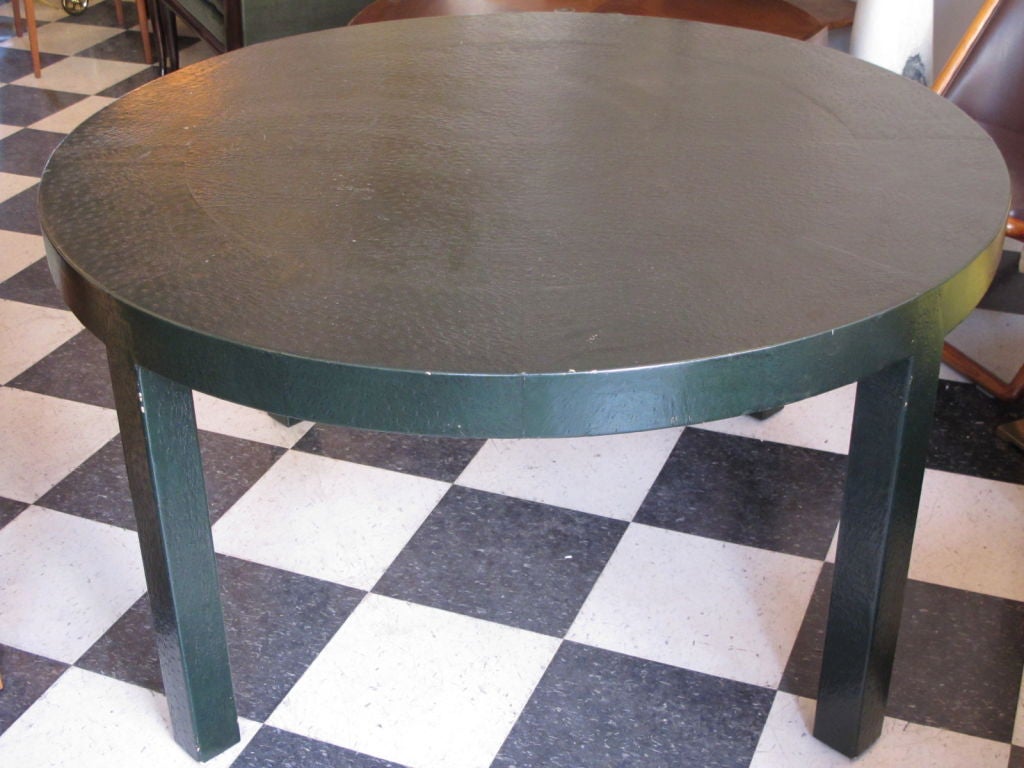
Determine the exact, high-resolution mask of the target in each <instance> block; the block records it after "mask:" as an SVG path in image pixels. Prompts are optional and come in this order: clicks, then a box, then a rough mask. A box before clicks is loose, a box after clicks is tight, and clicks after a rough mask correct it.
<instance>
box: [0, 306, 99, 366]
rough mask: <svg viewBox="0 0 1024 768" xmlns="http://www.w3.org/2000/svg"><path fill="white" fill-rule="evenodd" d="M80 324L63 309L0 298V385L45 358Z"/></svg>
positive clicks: (75, 330) (72, 333) (79, 326)
mask: <svg viewBox="0 0 1024 768" xmlns="http://www.w3.org/2000/svg"><path fill="white" fill-rule="evenodd" d="M81 327H82V326H81V324H80V323H79V322H78V320H77V319H76V318H75V316H74V315H72V314H71V313H70V312H68V311H67V310H66V309H50V308H48V307H38V306H34V305H31V304H22V303H21V302H19V301H9V300H7V299H5V298H2V297H0V383H4V382H7V381H10V380H11V379H13V378H14V377H15V376H17V375H18V374H19V373H21V372H22V371H24V370H25V369H27V368H28V367H30V366H31V365H32V364H33V363H35V362H36V361H37V360H39V359H40V358H42V357H45V356H46V355H48V354H49V353H50V352H52V351H53V350H54V349H56V348H57V347H59V346H60V345H61V344H63V343H64V342H65V341H67V340H68V339H70V338H71V337H72V336H74V335H75V334H77V333H78V332H79V331H80V329H81Z"/></svg>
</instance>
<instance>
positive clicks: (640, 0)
mask: <svg viewBox="0 0 1024 768" xmlns="http://www.w3.org/2000/svg"><path fill="white" fill-rule="evenodd" d="M529 11H558V12H566V11H572V12H578V13H584V12H585V13H624V14H628V15H634V16H656V17H659V18H667V19H688V20H690V21H702V22H707V23H709V24H725V25H728V26H731V27H745V28H747V29H758V30H761V31H764V32H771V33H773V34H776V35H785V36H786V37H793V38H796V39H798V40H809V39H810V38H812V37H814V36H815V35H817V34H818V33H820V32H821V31H822V29H824V28H825V27H827V26H828V22H825V21H819V20H818V19H817V18H815V17H814V16H812V15H811V14H809V13H807V12H806V11H805V10H803V9H801V8H798V7H797V6H796V5H793V4H792V3H789V2H787V0H730V2H722V1H721V0H374V2H372V3H370V4H369V5H368V6H366V7H365V8H363V10H361V11H360V12H359V13H357V14H356V15H355V16H354V17H353V18H352V21H350V22H349V24H350V25H353V26H354V25H358V24H370V23H376V22H379V21H395V20H399V19H414V18H423V17H427V16H471V15H476V14H484V13H508V12H517V13H522V12H529Z"/></svg>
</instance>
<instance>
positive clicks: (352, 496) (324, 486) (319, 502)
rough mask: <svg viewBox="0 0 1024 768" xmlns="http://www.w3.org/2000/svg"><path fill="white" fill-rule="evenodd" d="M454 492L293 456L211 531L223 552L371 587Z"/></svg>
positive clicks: (299, 454)
mask: <svg viewBox="0 0 1024 768" xmlns="http://www.w3.org/2000/svg"><path fill="white" fill-rule="evenodd" d="M447 490H448V484H446V483H441V482H438V481H436V480H427V479H426V478H420V477H414V476H412V475H401V474H398V473H396V472H390V471H389V470H384V469H377V468H376V467H365V466H362V465H359V464H351V463H349V462H342V461H337V460H335V459H328V458H326V457H323V456H313V455H310V454H306V453H302V452H299V451H290V452H289V453H287V454H286V455H285V456H284V457H282V458H281V460H280V461H278V462H277V463H276V464H275V465H274V467H273V468H271V470H270V471H268V472H267V473H266V474H265V475H263V477H261V478H260V479H259V480H258V481H257V482H256V483H255V484H254V485H253V486H252V488H250V489H249V491H248V492H247V493H246V494H245V495H244V496H243V497H242V498H241V499H240V500H239V501H238V502H237V503H236V504H235V505H234V507H233V508H232V509H231V510H230V511H229V512H228V513H227V514H226V515H225V516H224V517H223V518H221V519H220V520H219V521H218V522H217V524H216V525H215V526H214V528H213V540H214V543H215V545H216V548H217V551H218V552H222V553H224V554H227V555H233V556H234V557H241V558H245V559H248V560H253V561H255V562H258V563H263V564H264V565H269V566H273V567H275V568H283V569H285V570H290V571H294V572H296V573H302V574H305V575H307V576H312V577H313V578H319V579H326V580H328V581H334V582H337V583H339V584H345V585H347V586H350V587H354V588H356V589H364V590H366V589H370V588H371V587H372V586H373V585H374V584H376V583H377V580H378V579H379V578H380V577H381V575H382V574H383V573H384V571H385V570H386V569H387V567H388V566H389V565H390V564H391V562H392V561H393V560H394V558H395V557H396V556H397V555H398V553H399V552H400V551H401V550H402V548H403V547H404V546H405V545H406V544H407V543H408V541H409V539H410V538H411V537H412V535H413V533H415V532H416V529H417V528H419V526H420V524H421V523H422V522H423V520H424V519H426V517H427V515H428V514H429V513H430V511H431V510H432V509H433V508H434V507H435V506H436V505H437V502H438V501H440V500H441V497H442V496H443V495H444V493H445V492H446V491H447Z"/></svg>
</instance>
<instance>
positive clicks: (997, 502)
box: [910, 469, 1024, 601]
mask: <svg viewBox="0 0 1024 768" xmlns="http://www.w3.org/2000/svg"><path fill="white" fill-rule="evenodd" d="M1022 553H1024V485H1016V484H1013V483H1001V482H998V481H995V480H985V479H982V478H977V477H970V476H968V475H957V474H952V473H949V472H939V471H937V470H931V469H929V470H927V471H926V472H925V478H924V486H923V488H922V491H921V504H920V508H919V511H918V521H917V532H916V534H915V536H914V549H913V554H912V557H911V561H910V577H911V578H912V579H919V580H921V581H929V582H932V583H934V584H942V585H945V586H947V587H956V588H959V589H966V590H970V591H972V592H982V593H984V594H988V595H995V596H997V597H1006V598H1009V599H1011V600H1019V601H1024V557H1022Z"/></svg>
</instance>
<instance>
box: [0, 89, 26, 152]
mask: <svg viewBox="0 0 1024 768" xmlns="http://www.w3.org/2000/svg"><path fill="white" fill-rule="evenodd" d="M3 87H4V88H5V87H6V86H3ZM0 90H2V88H0ZM20 130H21V126H20V125H3V124H0V139H6V138H7V137H8V136H13V135H14V134H16V133H17V132H18V131H20Z"/></svg>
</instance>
